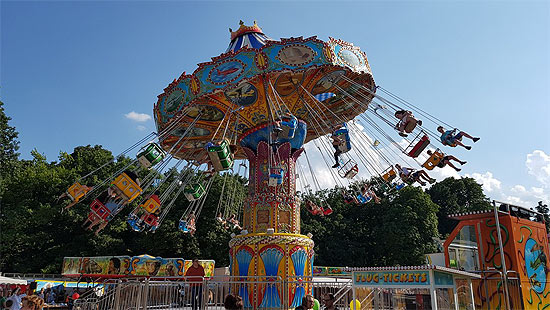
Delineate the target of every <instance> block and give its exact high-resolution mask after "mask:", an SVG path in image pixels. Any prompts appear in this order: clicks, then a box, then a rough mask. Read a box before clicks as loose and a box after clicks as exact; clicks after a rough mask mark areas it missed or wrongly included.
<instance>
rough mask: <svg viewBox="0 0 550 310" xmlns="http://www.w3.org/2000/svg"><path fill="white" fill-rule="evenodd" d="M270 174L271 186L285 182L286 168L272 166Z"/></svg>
mask: <svg viewBox="0 0 550 310" xmlns="http://www.w3.org/2000/svg"><path fill="white" fill-rule="evenodd" d="M270 170H271V171H270V174H269V182H268V185H269V186H277V185H281V184H283V176H284V170H283V169H282V168H271V169H270Z"/></svg>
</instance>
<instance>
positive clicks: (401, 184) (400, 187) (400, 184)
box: [395, 183, 407, 190]
mask: <svg viewBox="0 0 550 310" xmlns="http://www.w3.org/2000/svg"><path fill="white" fill-rule="evenodd" d="M406 185H407V184H405V183H397V184H395V189H396V190H400V189H402V188H403V187H405V186H406Z"/></svg>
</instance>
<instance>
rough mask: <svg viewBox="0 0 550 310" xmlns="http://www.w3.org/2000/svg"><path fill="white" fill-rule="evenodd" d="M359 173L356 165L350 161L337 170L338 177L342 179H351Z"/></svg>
mask: <svg viewBox="0 0 550 310" xmlns="http://www.w3.org/2000/svg"><path fill="white" fill-rule="evenodd" d="M357 173H359V167H358V166H357V163H356V162H355V161H353V160H352V159H350V160H348V162H347V163H345V164H344V165H343V166H342V167H341V168H340V169H338V175H339V176H340V177H342V178H346V179H353V177H355V176H356V175H357Z"/></svg>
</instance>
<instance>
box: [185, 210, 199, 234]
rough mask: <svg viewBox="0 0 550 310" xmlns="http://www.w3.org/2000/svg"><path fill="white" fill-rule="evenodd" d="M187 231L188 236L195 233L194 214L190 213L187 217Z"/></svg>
mask: <svg viewBox="0 0 550 310" xmlns="http://www.w3.org/2000/svg"><path fill="white" fill-rule="evenodd" d="M187 229H188V230H189V234H190V235H191V236H192V235H194V234H195V232H196V231H197V226H196V217H195V213H193V212H191V214H189V216H188V217H187Z"/></svg>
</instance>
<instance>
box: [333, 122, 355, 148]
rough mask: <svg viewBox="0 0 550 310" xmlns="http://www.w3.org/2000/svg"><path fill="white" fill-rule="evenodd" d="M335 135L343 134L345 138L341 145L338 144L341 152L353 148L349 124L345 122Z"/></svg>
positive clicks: (342, 136)
mask: <svg viewBox="0 0 550 310" xmlns="http://www.w3.org/2000/svg"><path fill="white" fill-rule="evenodd" d="M333 135H334V136H341V138H343V139H342V140H343V141H342V143H340V145H338V149H340V152H342V153H346V152H348V151H349V150H351V139H350V137H349V131H348V126H347V125H346V124H345V123H344V124H343V126H342V127H341V128H340V129H338V130H336V131H334V133H333Z"/></svg>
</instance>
